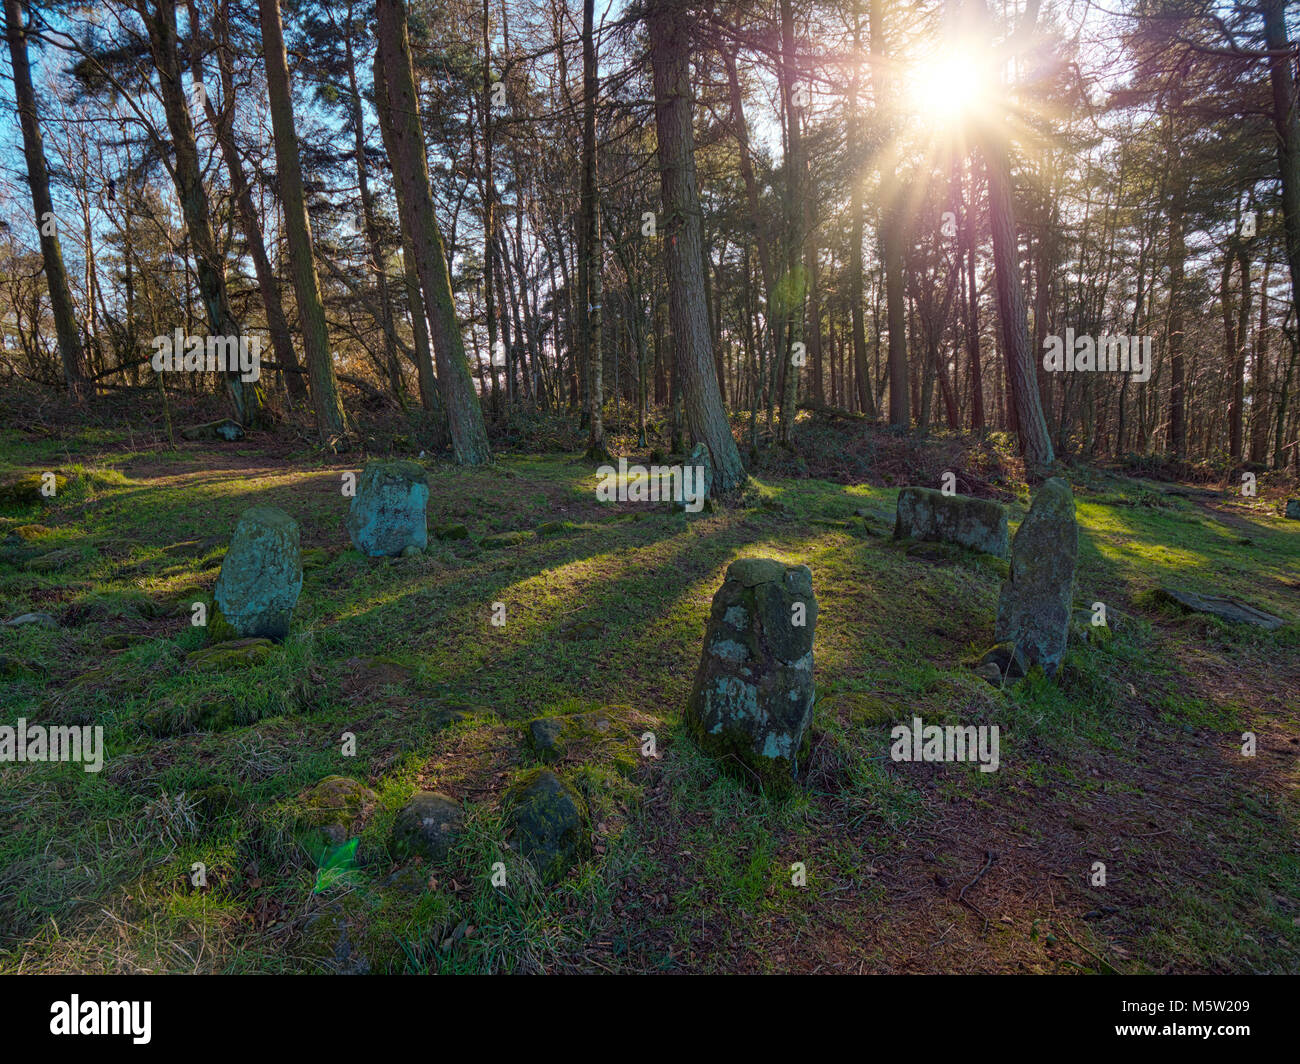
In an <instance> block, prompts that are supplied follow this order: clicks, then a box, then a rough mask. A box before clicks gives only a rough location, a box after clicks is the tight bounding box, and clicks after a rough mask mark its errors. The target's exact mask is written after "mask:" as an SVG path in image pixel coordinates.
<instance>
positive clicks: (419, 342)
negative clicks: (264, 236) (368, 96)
mask: <svg viewBox="0 0 1300 1064" xmlns="http://www.w3.org/2000/svg"><path fill="white" fill-rule="evenodd" d="M371 69H372V72H373V78H374V85H375V114H376V115H377V116H378V117H379V135H380V137H381V138H382V139H383V142H384V151H385V152H386V153H387V155H388V158H389V161H390V163H391V161H392V160H393V159H395V158H396V157H397V156H396V153H397V148H396V147H395V145H394V143H393V127H392V124H391V123H390V122H389V120H388V108H387V106H386V103H387V99H388V96H387V89H386V88H385V86H384V68H383V64H382V63H381V62H380V59H379V56H378V55H377V54H376V56H375V60H374V63H373V64H372V67H371ZM393 189H394V192H395V194H396V197H397V200H398V217H399V224H398V228H399V229H400V230H401V232H402V283H403V286H404V287H405V289H406V310H407V314H408V315H409V317H410V319H411V335H412V337H413V338H414V341H415V343H414V351H415V372H416V377H417V379H418V381H419V387H420V405H421V406H423V407H424V409H425V412H426V413H427V414H428V415H429V422H430V429H431V433H430V435H431V437H432V440H431V442H432V443H433V446H434V447H435V448H436V449H437V450H438V451H442V450H443V449H444V448H445V447H447V445H448V444H449V443H450V442H451V441H450V437H449V436H448V431H447V415H446V411H444V410H443V407H442V397H441V395H440V393H439V390H438V377H437V375H436V374H435V373H434V369H433V351H432V349H431V348H430V346H429V326H428V317H427V315H426V313H425V309H424V296H423V295H422V294H421V292H420V274H419V271H418V270H417V269H416V265H415V241H414V240H412V239H411V233H410V230H409V229H407V228H406V226H405V224H402V223H403V222H404V219H405V216H404V215H403V214H402V210H401V198H402V191H401V189H400V188H399V187H398V181H397V175H396V174H395V173H394V174H393Z"/></svg>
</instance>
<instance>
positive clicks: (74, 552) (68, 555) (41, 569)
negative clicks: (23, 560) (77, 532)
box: [27, 547, 81, 573]
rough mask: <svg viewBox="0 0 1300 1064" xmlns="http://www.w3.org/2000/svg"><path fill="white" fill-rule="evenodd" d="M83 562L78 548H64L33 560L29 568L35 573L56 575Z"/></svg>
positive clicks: (29, 563) (28, 564) (28, 565)
mask: <svg viewBox="0 0 1300 1064" xmlns="http://www.w3.org/2000/svg"><path fill="white" fill-rule="evenodd" d="M79 561H81V551H79V550H78V549H77V548H76V547H62V548H60V549H59V550H53V551H50V552H49V553H48V554H42V555H40V556H39V557H36V558H33V559H31V561H29V562H28V563H27V568H28V569H29V570H31V571H32V572H34V573H54V572H58V571H59V570H60V569H67V568H68V567H69V566H72V565H76V564H77V563H78V562H79Z"/></svg>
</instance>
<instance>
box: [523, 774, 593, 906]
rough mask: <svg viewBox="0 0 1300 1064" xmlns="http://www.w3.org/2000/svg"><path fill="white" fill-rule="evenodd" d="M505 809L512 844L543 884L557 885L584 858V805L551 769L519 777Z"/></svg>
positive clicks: (585, 849)
mask: <svg viewBox="0 0 1300 1064" xmlns="http://www.w3.org/2000/svg"><path fill="white" fill-rule="evenodd" d="M504 806H505V814H506V823H507V824H509V826H510V828H511V832H512V836H511V837H512V841H513V844H514V845H515V847H516V848H517V849H518V850H519V852H520V853H521V854H523V856H524V857H526V858H527V859H528V861H529V862H530V863H531V864H532V866H533V867H534V868H536V869H537V873H538V875H540V876H541V877H542V881H543V882H545V883H554V882H556V881H557V880H559V879H560V878H561V877H563V876H564V874H565V873H566V872H567V871H568V870H569V869H570V868H571V867H572V866H573V864H574V863H575V862H576V861H578V860H579V859H580V858H582V857H584V856H585V855H586V854H587V852H588V849H589V843H590V839H589V838H588V832H587V819H588V811H587V803H586V802H585V801H584V800H583V798H582V795H580V794H579V793H578V792H577V790H576V789H575V788H574V787H573V785H572V784H571V783H568V782H567V781H565V780H564V779H562V778H561V777H560V776H557V775H556V774H555V773H554V772H552V771H551V770H550V769H545V768H541V769H534V770H533V771H532V772H528V773H525V774H524V775H523V776H521V777H520V778H519V779H518V780H517V781H516V782H515V784H514V785H513V786H512V787H511V788H510V789H509V790H508V791H507V792H506V795H505V800H504Z"/></svg>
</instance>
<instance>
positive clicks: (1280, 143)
mask: <svg viewBox="0 0 1300 1064" xmlns="http://www.w3.org/2000/svg"><path fill="white" fill-rule="evenodd" d="M1286 6H1287V5H1286V0H1265V2H1264V43H1265V44H1266V45H1267V47H1268V49H1269V52H1270V53H1271V54H1270V55H1269V60H1268V73H1269V81H1270V83H1271V86H1272V89H1273V129H1274V131H1275V132H1276V133H1277V161H1278V170H1279V172H1280V174H1281V178H1282V221H1283V231H1284V234H1285V238H1286V262H1287V268H1288V270H1289V271H1290V273H1291V302H1292V303H1293V304H1294V306H1295V308H1296V314H1297V317H1300V111H1298V110H1297V108H1298V107H1300V103H1298V102H1297V100H1296V84H1295V75H1294V73H1293V63H1294V58H1293V56H1292V54H1291V42H1290V41H1289V40H1288V39H1287V31H1286Z"/></svg>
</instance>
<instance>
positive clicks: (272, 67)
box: [257, 0, 347, 450]
mask: <svg viewBox="0 0 1300 1064" xmlns="http://www.w3.org/2000/svg"><path fill="white" fill-rule="evenodd" d="M257 8H258V16H259V19H260V22H261V26H262V52H263V57H264V59H265V61H266V87H267V92H268V94H269V96H270V99H271V128H272V133H273V139H274V140H275V163H276V177H277V180H278V183H279V186H280V202H281V204H282V206H283V208H284V228H285V236H286V237H287V238H288V243H289V269H290V272H291V273H292V274H293V290H294V294H295V295H296V296H297V297H298V328H299V329H300V330H301V331H302V343H303V352H304V354H305V355H306V358H307V374H308V376H309V377H310V378H311V402H312V408H313V410H315V412H316V431H317V432H318V433H319V434H320V440H321V443H322V444H324V445H325V446H327V447H330V448H332V449H339V450H346V449H347V425H346V422H345V421H344V418H343V404H342V403H341V402H340V401H339V386H338V382H337V381H336V380H335V379H334V361H333V355H332V354H331V352H330V338H329V330H328V328H327V327H326V324H325V304H324V303H323V302H322V301H321V294H320V279H319V277H317V275H316V260H315V253H314V249H313V247H312V239H311V219H309V218H308V217H307V196H306V192H305V190H304V188H303V180H302V163H301V161H300V160H299V158H298V134H297V131H296V130H295V129H294V121H293V98H292V95H291V94H290V91H289V63H288V59H287V58H286V56H285V53H284V27H283V25H282V24H281V21H280V0H258V4H257Z"/></svg>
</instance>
